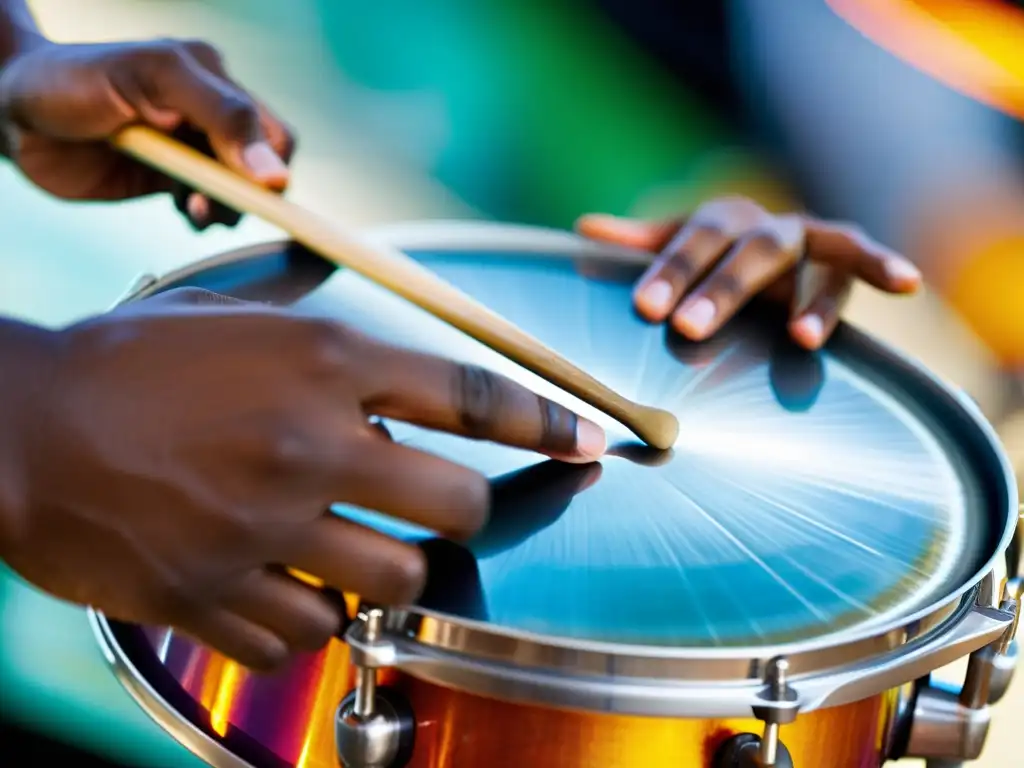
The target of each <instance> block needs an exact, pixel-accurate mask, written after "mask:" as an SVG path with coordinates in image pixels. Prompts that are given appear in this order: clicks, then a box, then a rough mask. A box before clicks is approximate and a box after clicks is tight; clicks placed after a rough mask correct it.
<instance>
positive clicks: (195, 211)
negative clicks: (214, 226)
mask: <svg viewBox="0 0 1024 768" xmlns="http://www.w3.org/2000/svg"><path fill="white" fill-rule="evenodd" d="M185 209H186V210H187V211H188V215H189V218H190V219H192V221H194V222H195V223H196V224H205V223H206V220H207V219H208V218H209V217H210V201H209V200H207V199H206V198H205V197H203V196H202V195H201V194H199V193H198V192H193V193H192V194H191V195H189V196H188V201H187V202H186V203H185Z"/></svg>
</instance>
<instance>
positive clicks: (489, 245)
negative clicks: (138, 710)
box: [118, 220, 1018, 664]
mask: <svg viewBox="0 0 1024 768" xmlns="http://www.w3.org/2000/svg"><path fill="white" fill-rule="evenodd" d="M363 237H365V238H366V239H367V240H369V241H371V242H378V243H381V244H385V245H388V246H390V247H395V248H399V249H402V250H407V251H412V252H417V251H421V252H431V251H433V252H450V253H459V252H462V251H483V252H488V253H495V254H497V253H503V252H507V253H514V254H516V255H530V254H535V255H538V256H545V257H559V256H560V257H564V258H567V259H572V258H596V259H601V260H607V261H609V262H613V263H626V264H632V265H640V264H644V263H648V262H649V261H650V255H649V254H646V253H644V252H641V251H637V250H635V249H629V248H621V247H615V246H607V245H605V244H601V243H596V242H594V241H590V240H586V239H584V238H582V237H580V236H578V235H575V234H572V233H570V232H566V231H563V230H557V229H551V228H545V227H534V226H529V225H516V224H504V223H494V222H487V221H458V220H455V221H452V220H433V221H422V222H417V221H413V222H405V223H398V224H391V225H386V226H382V227H376V228H374V229H371V230H369V231H367V232H365V233H363ZM294 246H295V243H294V241H292V240H288V239H280V240H275V241H270V242H263V243H256V244H251V245H248V246H242V247H240V248H237V249H232V250H229V251H225V252H222V253H219V254H216V255H214V256H210V257H207V258H204V259H200V260H198V261H195V262H192V263H190V264H188V265H185V266H184V267H181V268H178V269H176V270H172V271H170V272H168V273H167V274H166V275H164V276H163V277H160V278H156V277H151V276H147V278H145V279H144V280H143V281H142V282H140V283H139V284H138V285H137V287H136V288H135V289H134V290H133V291H131V292H130V293H129V294H128V295H127V296H126V297H124V298H123V299H122V300H121V301H120V302H118V304H121V303H127V302H132V301H136V300H140V299H143V298H147V297H149V296H152V295H154V294H157V293H160V292H161V291H162V290H164V289H165V288H167V287H168V286H170V285H173V284H175V283H177V282H180V281H182V280H187V279H188V278H189V277H191V276H194V275H197V274H200V273H202V272H204V271H206V270H209V269H213V268H216V267H221V266H226V265H230V264H237V263H242V262H245V261H247V260H249V259H254V258H260V257H262V256H266V255H269V254H272V253H275V252H283V251H285V250H286V249H288V248H290V247H294ZM837 332H841V333H842V334H843V335H844V337H845V338H846V339H847V342H846V343H848V344H853V345H857V346H860V347H864V348H867V349H868V350H870V351H871V353H873V354H875V355H878V356H880V357H882V358H885V359H886V361H887V362H888V363H889V364H892V365H894V366H896V367H898V368H901V369H903V370H904V371H906V372H907V373H908V374H910V375H912V376H914V377H915V378H917V379H919V380H920V381H922V382H924V383H926V384H927V385H928V386H930V387H931V388H933V389H934V390H935V391H936V393H937V394H938V395H939V396H940V397H942V398H943V399H944V400H946V401H947V402H948V404H949V405H950V406H951V407H954V408H957V409H958V410H959V411H960V413H961V415H962V416H963V417H965V419H966V420H967V421H968V422H969V423H970V427H971V428H972V429H974V430H975V432H976V433H977V435H978V437H979V438H981V439H982V441H983V443H984V445H985V449H986V450H987V451H988V453H989V454H990V457H989V458H990V459H995V464H998V474H999V476H1000V478H1001V481H1002V482H1001V485H1002V486H1003V491H1004V493H1005V496H1006V499H1005V502H1006V505H1007V506H1006V509H1005V510H1003V513H1004V514H1005V520H1004V521H1003V526H1002V531H1001V533H1000V534H999V537H998V544H997V545H996V546H995V547H994V551H993V552H992V553H991V555H990V556H989V558H988V559H987V560H986V561H985V563H984V565H983V566H982V567H981V568H980V569H979V570H978V571H977V572H976V573H975V574H973V575H972V576H971V577H970V578H969V579H967V580H965V581H964V582H963V583H962V584H961V586H960V587H958V588H957V589H955V590H953V591H952V592H950V593H947V594H945V595H944V596H942V597H941V598H938V599H936V600H935V601H933V602H932V603H930V604H929V605H926V606H924V607H922V608H920V609H918V610H917V611H915V612H914V613H912V614H909V615H907V616H903V617H898V618H894V619H890V620H889V621H887V622H885V623H879V624H875V625H872V624H867V625H866V626H863V627H861V628H859V629H855V630H849V631H844V632H839V633H828V634H825V635H819V636H816V637H812V638H809V639H804V640H798V641H794V642H789V643H780V644H776V645H772V646H730V647H726V648H694V647H682V648H672V647H661V646H648V645H631V644H620V643H611V642H604V641H592V640H583V639H577V638H564V637H557V636H549V635H540V634H536V633H531V632H527V631H523V630H516V629H513V628H508V627H500V626H495V625H491V624H486V623H483V622H477V621H473V620H469V619H463V618H459V617H455V616H450V615H447V614H440V613H435V612H432V611H428V610H424V609H420V608H416V607H412V608H407V607H403V608H401V609H400V610H399V611H398V613H399V615H400V618H401V619H404V620H405V622H407V621H408V620H409V619H413V620H419V621H423V622H426V623H427V624H428V626H430V627H431V628H432V630H433V631H431V632H430V633H429V635H427V634H424V633H423V632H417V638H416V641H417V643H416V644H417V645H422V646H423V647H424V648H425V649H427V650H436V651H440V652H443V653H446V654H447V653H454V654H460V655H464V656H466V657H468V658H473V657H481V658H485V659H487V660H500V659H503V660H505V661H507V662H509V663H515V664H521V659H522V656H523V650H524V648H526V649H529V648H532V649H535V650H538V651H542V652H543V651H547V652H549V653H551V652H553V653H556V654H558V653H571V654H581V653H582V654H593V655H595V656H600V657H607V658H609V659H623V658H633V659H638V660H641V659H649V660H650V661H651V662H657V661H666V662H671V661H695V660H703V661H708V662H712V661H722V662H730V661H738V660H751V659H766V658H771V657H774V656H778V655H785V656H786V657H787V658H789V659H791V660H794V659H795V658H796V657H798V656H800V655H801V654H807V653H811V654H814V653H815V652H819V651H822V650H829V649H831V650H840V649H844V650H845V651H847V652H848V653H843V654H842V655H843V656H847V657H848V660H849V661H850V662H853V661H858V660H863V659H864V658H865V656H866V657H870V656H873V655H877V652H874V653H872V652H871V650H870V649H877V647H878V643H879V642H880V641H885V640H886V638H891V637H893V636H894V635H902V636H904V638H905V639H904V642H909V641H910V640H912V639H914V638H917V637H920V634H919V632H920V629H921V628H922V626H928V629H927V630H926V631H927V632H935V631H937V630H938V629H940V628H941V627H943V626H945V625H946V624H947V623H948V622H947V621H946V620H947V619H948V618H949V617H950V615H951V614H952V613H954V612H955V611H956V609H957V606H959V605H960V604H961V602H962V601H963V599H964V598H965V596H968V595H969V593H970V592H971V591H972V590H974V589H975V588H976V587H978V586H979V584H980V583H981V582H982V580H983V579H984V578H985V576H986V575H988V574H990V573H992V571H993V569H994V568H995V569H997V570H998V569H999V567H1000V562H999V561H1000V559H1001V558H1004V556H1005V553H1006V551H1007V550H1008V548H1009V545H1010V543H1011V541H1012V538H1013V536H1014V532H1015V528H1016V525H1017V520H1018V499H1017V485H1016V478H1015V475H1014V473H1013V469H1012V467H1011V465H1010V462H1009V459H1008V457H1007V456H1006V454H1005V452H1004V451H1003V450H1002V448H1001V445H1000V442H999V439H998V436H997V435H996V432H995V429H994V428H993V427H992V425H990V424H989V423H988V421H987V420H986V419H985V418H984V416H983V415H982V413H981V410H980V408H979V407H978V406H977V404H976V403H975V402H974V401H973V400H971V398H970V397H969V396H968V395H966V393H964V392H962V391H960V390H958V389H956V388H955V387H953V386H952V385H951V384H949V383H948V382H946V381H944V380H942V379H940V378H939V377H937V376H936V375H935V374H933V373H932V372H931V371H929V370H927V369H926V368H924V367H923V366H922V365H921V364H920V363H918V362H917V361H916V360H914V359H912V358H910V357H909V356H907V355H905V354H903V353H902V352H899V351H897V350H895V349H893V348H892V347H890V346H889V345H887V344H886V343H884V342H882V341H880V340H878V339H875V338H873V337H871V336H869V335H868V334H866V333H864V332H862V331H860V330H858V329H856V328H855V327H854V326H852V325H850V324H849V323H848V322H846V321H844V322H842V323H841V331H837ZM984 604H985V605H990V606H992V607H995V606H997V605H998V595H989V596H987V599H985V600H984ZM405 622H403V623H405ZM389 626H390V627H391V628H392V629H394V628H395V626H394V622H389ZM406 626H407V623H406ZM915 629H916V630H917V631H914V630H915ZM495 645H500V646H501V647H502V648H503V649H504V650H501V651H496V650H495ZM859 648H861V649H863V650H867V651H868V652H867V654H865V653H863V652H859V651H858V649H859ZM542 655H543V654H542Z"/></svg>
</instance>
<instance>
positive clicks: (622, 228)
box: [576, 213, 683, 251]
mask: <svg viewBox="0 0 1024 768" xmlns="http://www.w3.org/2000/svg"><path fill="white" fill-rule="evenodd" d="M682 225H683V220H682V219H679V220H675V221H661V222H657V221H641V220H640V219H624V218H620V217H618V216H608V215H606V214H603V213H588V214H586V215H585V216H581V217H580V218H579V219H577V221H576V231H577V232H579V233H580V234H581V235H583V237H588V238H590V239H591V240H600V241H602V242H605V243H613V244H615V245H621V246H623V247H625V248H636V249H637V250H641V251H660V250H661V249H662V248H664V247H665V246H666V245H667V244H668V242H669V240H671V239H672V236H673V235H675V234H676V232H678V231H679V228H680V227H681V226H682Z"/></svg>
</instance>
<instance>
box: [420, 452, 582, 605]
mask: <svg viewBox="0 0 1024 768" xmlns="http://www.w3.org/2000/svg"><path fill="white" fill-rule="evenodd" d="M601 471H602V469H601V465H600V464H585V465H579V464H564V463H562V462H559V461H546V462H544V463H543V464H537V465H534V466H532V467H528V468H527V469H523V470H520V471H518V472H513V473H511V474H508V475H504V476H502V477H499V478H497V479H495V480H494V481H492V483H491V516H490V519H489V520H488V522H487V525H486V526H484V529H483V530H482V531H481V532H480V533H479V534H477V535H476V536H475V537H474V538H473V539H472V540H470V541H469V542H468V543H467V544H465V545H462V544H457V543H455V542H453V541H450V540H448V539H441V538H433V539H428V540H426V541H422V542H420V544H419V547H420V549H422V550H423V553H424V555H426V558H427V574H428V575H427V585H426V587H425V589H424V590H423V594H422V595H421V596H420V599H419V601H418V602H417V605H419V606H420V607H421V608H425V609H427V610H431V611H438V612H441V613H448V614H454V615H457V616H462V617H464V618H468V619H475V620H477V621H487V619H488V618H489V617H488V613H487V605H486V601H485V600H484V596H483V589H482V586H481V580H480V569H479V561H480V560H484V559H486V558H488V557H492V556H493V555H497V554H500V553H501V552H505V551H507V550H509V549H512V548H514V547H516V546H519V545H520V544H522V543H523V542H524V541H526V540H527V539H529V538H530V537H531V536H534V535H535V534H537V533H538V532H540V531H542V530H544V529H545V528H547V527H548V526H550V525H552V524H553V523H554V522H555V521H557V520H558V518H560V517H561V516H562V515H563V514H564V513H565V511H566V510H567V509H568V508H569V505H570V504H571V503H572V501H573V499H574V498H575V497H576V496H577V495H579V494H580V493H582V492H583V491H585V490H586V489H587V488H589V487H591V486H592V485H593V484H594V483H596V482H597V481H598V479H600V477H601Z"/></svg>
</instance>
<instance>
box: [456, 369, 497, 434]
mask: <svg viewBox="0 0 1024 768" xmlns="http://www.w3.org/2000/svg"><path fill="white" fill-rule="evenodd" d="M454 378H455V380H454V382H453V388H452V389H453V398H454V400H455V409H456V413H457V414H458V418H459V423H460V424H461V426H462V428H463V430H464V431H465V433H466V435H467V436H468V437H471V438H476V439H484V438H487V437H488V436H490V435H493V434H494V433H495V431H496V430H497V427H498V423H499V421H500V418H501V413H502V409H503V407H504V402H503V400H504V398H503V390H504V388H503V386H502V382H501V380H500V379H499V378H498V376H497V375H496V374H494V373H492V372H491V371H488V370H487V369H486V368H482V367H480V366H478V365H470V364H460V365H458V366H456V369H455V377H454Z"/></svg>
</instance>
